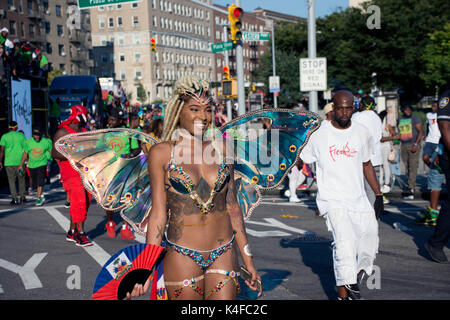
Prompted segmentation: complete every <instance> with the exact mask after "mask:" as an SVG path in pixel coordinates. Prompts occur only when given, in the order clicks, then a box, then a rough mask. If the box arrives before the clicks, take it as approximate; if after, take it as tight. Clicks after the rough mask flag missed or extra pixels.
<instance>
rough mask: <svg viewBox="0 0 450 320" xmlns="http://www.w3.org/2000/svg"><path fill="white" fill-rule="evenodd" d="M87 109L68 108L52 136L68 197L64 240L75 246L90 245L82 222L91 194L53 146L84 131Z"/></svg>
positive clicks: (54, 155) (54, 157)
mask: <svg viewBox="0 0 450 320" xmlns="http://www.w3.org/2000/svg"><path fill="white" fill-rule="evenodd" d="M86 115H87V109H86V107H84V106H81V105H75V106H73V107H72V108H70V116H69V118H68V119H67V120H66V121H63V122H62V123H61V125H60V126H59V128H58V130H56V132H55V136H54V138H53V148H52V157H53V159H55V160H58V161H59V169H60V174H61V180H62V183H63V188H64V190H66V192H67V195H68V199H70V210H69V213H70V229H69V230H68V231H67V236H66V240H67V241H70V242H75V244H76V245H77V246H81V247H86V246H90V245H92V242H91V240H90V239H89V238H88V237H87V235H86V232H85V230H84V223H85V221H86V218H87V212H88V209H89V205H90V203H91V195H90V193H89V192H87V191H86V189H85V188H84V186H83V182H82V181H81V177H80V174H79V172H78V171H76V170H75V169H74V168H73V167H72V166H71V164H70V162H69V161H68V159H67V158H66V157H65V156H64V155H62V154H61V153H60V152H58V150H56V148H55V147H54V145H55V143H56V141H58V139H60V138H62V137H64V136H67V135H70V134H74V133H78V132H86V129H85V126H86V122H87V117H86Z"/></svg>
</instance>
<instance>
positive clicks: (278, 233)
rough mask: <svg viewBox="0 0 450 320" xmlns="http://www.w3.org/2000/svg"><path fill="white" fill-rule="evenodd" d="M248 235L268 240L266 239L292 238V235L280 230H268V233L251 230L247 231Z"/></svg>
mask: <svg viewBox="0 0 450 320" xmlns="http://www.w3.org/2000/svg"><path fill="white" fill-rule="evenodd" d="M245 230H246V231H247V233H248V234H249V235H251V236H254V237H257V238H266V237H287V236H290V235H291V234H290V233H287V232H284V231H280V230H267V231H256V230H253V229H250V228H246V229H245Z"/></svg>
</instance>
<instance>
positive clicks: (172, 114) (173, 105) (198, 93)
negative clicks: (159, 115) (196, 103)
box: [161, 75, 213, 141]
mask: <svg viewBox="0 0 450 320" xmlns="http://www.w3.org/2000/svg"><path fill="white" fill-rule="evenodd" d="M199 97H202V98H208V99H213V92H212V91H211V90H210V89H209V83H208V82H206V81H204V80H201V79H199V78H197V77H195V76H192V75H189V76H184V77H181V78H180V79H179V80H178V81H177V82H176V83H175V89H174V96H173V97H172V99H170V101H169V102H168V104H167V107H166V109H165V115H164V128H163V134H162V137H161V141H170V140H171V139H172V135H173V133H174V131H175V130H176V129H177V128H178V126H179V122H180V113H181V110H182V109H183V106H184V104H185V103H186V102H187V101H189V99H191V98H199Z"/></svg>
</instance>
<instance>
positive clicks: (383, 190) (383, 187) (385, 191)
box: [380, 184, 391, 193]
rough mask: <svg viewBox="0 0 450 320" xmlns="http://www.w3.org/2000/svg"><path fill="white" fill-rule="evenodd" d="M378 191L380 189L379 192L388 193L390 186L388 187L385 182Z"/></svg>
mask: <svg viewBox="0 0 450 320" xmlns="http://www.w3.org/2000/svg"><path fill="white" fill-rule="evenodd" d="M380 191H381V193H389V192H391V187H389V186H388V185H387V184H385V185H383V186H382V187H381V190H380Z"/></svg>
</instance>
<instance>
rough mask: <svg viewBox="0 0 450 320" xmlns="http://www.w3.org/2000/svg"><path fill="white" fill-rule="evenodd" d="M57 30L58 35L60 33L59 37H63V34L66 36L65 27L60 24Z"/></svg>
mask: <svg viewBox="0 0 450 320" xmlns="http://www.w3.org/2000/svg"><path fill="white" fill-rule="evenodd" d="M56 30H57V33H58V36H59V37H61V36H63V34H64V29H63V26H62V25H60V24H58V25H57V26H56Z"/></svg>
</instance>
